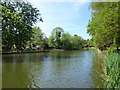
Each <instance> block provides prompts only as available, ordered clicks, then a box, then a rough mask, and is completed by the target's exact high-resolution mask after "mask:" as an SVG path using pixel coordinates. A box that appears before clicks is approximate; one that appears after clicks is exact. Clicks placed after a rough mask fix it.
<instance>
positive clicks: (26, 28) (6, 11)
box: [1, 1, 40, 51]
mask: <svg viewBox="0 0 120 90" xmlns="http://www.w3.org/2000/svg"><path fill="white" fill-rule="evenodd" d="M1 5H2V46H3V47H2V48H3V51H4V50H11V49H12V47H14V48H16V50H23V49H25V45H26V44H27V42H28V41H29V40H30V39H31V37H32V34H33V31H32V30H33V29H32V26H33V24H34V23H35V22H36V21H37V19H39V15H40V14H39V10H38V9H36V8H33V7H32V5H31V4H29V3H25V2H22V1H21V2H12V1H11V2H9V1H6V2H4V1H3V2H1Z"/></svg>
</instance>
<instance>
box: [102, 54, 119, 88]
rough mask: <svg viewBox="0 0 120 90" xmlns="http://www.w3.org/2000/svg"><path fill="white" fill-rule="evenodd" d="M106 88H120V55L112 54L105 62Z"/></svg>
mask: <svg viewBox="0 0 120 90" xmlns="http://www.w3.org/2000/svg"><path fill="white" fill-rule="evenodd" d="M104 72H105V76H106V82H105V86H106V88H120V53H111V54H109V55H108V58H107V59H106V60H104Z"/></svg>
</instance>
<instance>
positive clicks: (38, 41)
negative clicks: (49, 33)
mask: <svg viewBox="0 0 120 90" xmlns="http://www.w3.org/2000/svg"><path fill="white" fill-rule="evenodd" d="M33 32H34V33H33V38H32V42H31V43H32V47H34V48H39V49H42V48H43V46H44V42H43V38H44V33H42V31H41V29H40V28H39V27H34V28H33Z"/></svg>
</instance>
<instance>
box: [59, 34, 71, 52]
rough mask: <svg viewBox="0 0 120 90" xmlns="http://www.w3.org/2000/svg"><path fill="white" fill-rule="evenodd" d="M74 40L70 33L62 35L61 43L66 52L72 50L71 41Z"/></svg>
mask: <svg viewBox="0 0 120 90" xmlns="http://www.w3.org/2000/svg"><path fill="white" fill-rule="evenodd" d="M71 39H72V36H71V35H70V34H69V33H64V34H63V35H62V38H61V41H62V48H63V49H66V50H70V49H71V48H72V45H71V42H70V40H71Z"/></svg>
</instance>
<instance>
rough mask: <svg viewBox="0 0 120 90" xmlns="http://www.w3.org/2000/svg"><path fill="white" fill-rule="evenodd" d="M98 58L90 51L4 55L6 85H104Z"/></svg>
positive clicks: (74, 86)
mask: <svg viewBox="0 0 120 90" xmlns="http://www.w3.org/2000/svg"><path fill="white" fill-rule="evenodd" d="M98 59H99V57H98V55H97V54H96V52H95V51H90V50H89V51H87V50H82V51H80V50H76V51H54V52H47V53H34V54H11V55H3V57H2V62H3V64H2V73H3V74H2V75H3V77H2V84H3V88H90V87H94V88H96V87H97V88H98V87H100V88H102V87H103V82H102V79H101V77H100V73H102V72H101V70H100V69H101V68H99V67H98V65H99V62H96V61H97V60H98ZM98 61H99V60H98ZM96 71H97V72H99V71H100V73H97V72H96Z"/></svg>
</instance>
